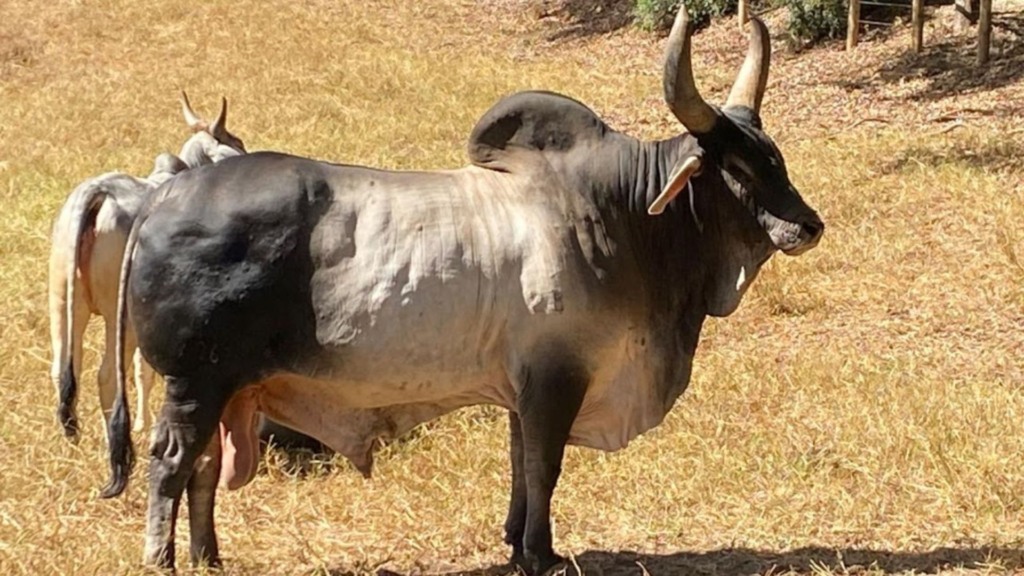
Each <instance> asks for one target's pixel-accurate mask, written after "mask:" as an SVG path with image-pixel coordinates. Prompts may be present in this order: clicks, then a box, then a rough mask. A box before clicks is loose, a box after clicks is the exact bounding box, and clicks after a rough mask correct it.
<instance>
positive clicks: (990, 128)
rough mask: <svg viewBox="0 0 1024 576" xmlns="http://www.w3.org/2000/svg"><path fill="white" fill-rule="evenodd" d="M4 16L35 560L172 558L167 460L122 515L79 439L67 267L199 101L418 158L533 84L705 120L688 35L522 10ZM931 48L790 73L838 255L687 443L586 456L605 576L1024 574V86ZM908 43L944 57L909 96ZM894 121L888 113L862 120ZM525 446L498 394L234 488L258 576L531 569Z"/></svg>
mask: <svg viewBox="0 0 1024 576" xmlns="http://www.w3.org/2000/svg"><path fill="white" fill-rule="evenodd" d="M2 14H3V17H2V18H0V103H2V105H0V213H2V214H3V215H4V217H5V224H4V226H3V227H2V228H0V254H2V257H3V262H4V265H3V267H0V295H2V298H3V299H4V300H5V303H6V305H5V307H4V310H3V312H2V314H3V317H2V321H0V327H2V330H3V338H2V342H0V357H2V358H3V360H4V362H3V364H2V365H0V391H2V394H0V455H2V457H3V466H2V467H0V573H3V574H33V575H34V574H129V573H138V572H139V568H138V565H139V560H140V558H141V544H142V529H143V525H144V518H143V510H144V505H145V490H144V488H145V482H144V468H145V467H144V466H140V467H139V470H138V471H137V472H136V475H135V477H134V479H133V484H132V485H131V487H130V489H129V491H128V493H127V494H126V496H125V497H123V498H121V499H118V500H115V501H99V500H97V499H96V493H97V489H98V488H99V487H100V486H101V484H102V483H103V481H104V480H105V460H104V456H103V443H102V434H101V431H100V428H99V417H98V409H97V405H96V398H95V393H94V392H93V391H92V390H93V389H92V388H91V387H89V386H87V387H86V390H85V392H84V398H83V406H82V412H83V414H84V415H86V416H87V417H90V418H91V419H90V420H88V422H87V423H86V425H87V426H86V430H85V438H84V439H83V441H82V442H81V443H80V444H79V445H78V446H72V445H69V444H68V443H67V442H65V441H64V440H63V439H62V437H61V436H60V434H59V430H58V426H57V424H56V422H55V420H54V417H53V406H54V404H55V400H54V394H53V391H52V390H51V387H50V384H49V382H48V378H47V371H48V357H49V350H48V347H49V344H48V333H47V324H46V318H45V290H44V287H45V269H46V267H45V254H46V252H47V250H48V245H47V235H48V233H49V226H50V221H51V218H52V217H53V215H54V214H55V213H56V210H57V208H58V206H59V205H60V203H61V202H62V201H63V198H64V197H65V195H66V194H67V192H68V191H70V189H71V188H72V187H73V185H74V184H75V183H77V182H78V181H80V180H82V179H84V178H85V177H88V176H92V175H95V174H98V173H100V172H102V171H105V170H112V169H124V170H129V171H131V172H134V173H145V172H147V171H148V169H149V163H150V161H151V159H152V157H153V156H155V155H156V153H158V152H159V151H161V150H176V149H177V147H178V145H179V144H180V143H181V141H183V139H184V137H185V131H184V126H183V124H182V122H181V120H180V118H179V115H178V111H177V107H176V102H175V96H176V91H177V90H178V89H179V88H181V87H184V88H187V89H188V90H189V91H190V93H191V94H192V95H193V102H194V103H195V104H197V106H198V107H200V108H201V109H205V110H209V111H210V113H212V112H213V110H214V107H215V105H216V98H217V96H219V95H220V94H225V95H227V96H228V98H229V99H230V102H231V106H232V108H231V113H230V120H229V123H230V125H231V126H233V129H234V130H235V131H236V132H237V133H238V134H239V135H240V136H242V137H243V138H244V139H245V141H246V143H247V144H248V145H249V147H250V149H253V150H257V149H281V150H287V151H291V152H296V153H300V154H308V155H312V156H316V157H321V158H329V159H332V160H337V161H346V162H359V163H365V164H373V165H379V166H386V167H401V168H408V167H420V168H427V167H450V166H455V165H459V164H462V163H463V162H464V151H463V145H464V141H465V137H466V135H467V134H468V131H469V129H470V127H471V126H472V125H473V122H474V121H475V120H476V118H477V117H478V116H479V115H480V114H481V113H482V112H483V111H484V110H485V109H486V108H487V107H488V106H490V104H491V103H492V102H493V101H494V100H495V99H497V98H498V97H500V96H501V95H502V94H505V93H507V92H509V91H512V90H517V89H526V88H546V89H551V90H558V91H563V92H566V93H568V94H571V95H573V96H575V97H577V98H580V99H582V100H584V101H586V102H587V103H589V104H590V105H592V106H593V107H594V108H595V109H596V110H597V111H599V112H600V113H601V114H603V115H604V116H605V117H606V118H608V119H609V121H610V122H611V123H612V124H613V126H615V127H618V128H621V129H624V130H627V131H629V132H631V133H634V134H637V135H640V136H645V137H658V136H665V135H668V134H670V133H672V132H673V131H674V130H675V127H674V125H673V123H672V122H670V121H669V115H668V113H667V112H666V111H665V110H664V109H663V106H662V105H661V104H660V102H659V98H658V94H659V92H658V90H659V87H660V78H659V77H658V71H659V70H660V62H659V58H660V50H661V42H660V41H657V42H655V41H652V38H650V37H648V36H644V35H642V34H639V33H637V32H634V31H628V30H619V31H616V32H612V33H610V34H607V35H596V36H589V37H581V38H576V37H573V38H570V39H567V40H560V41H557V42H547V41H546V40H545V38H546V37H548V36H550V33H551V29H552V28H553V27H555V28H557V26H558V25H559V24H558V23H557V22H550V20H551V19H550V18H548V19H545V20H541V21H538V20H536V19H535V16H536V15H535V14H534V13H532V12H530V11H529V10H525V9H523V4H522V3H520V2H513V1H509V0H505V1H503V2H498V3H495V4H488V5H483V4H476V3H473V2H467V1H463V2H454V1H452V2H441V1H440V0H437V1H423V2H416V3H411V2H399V1H397V0H394V1H387V2H373V3H364V2H356V1H349V0H331V1H327V0H303V1H299V2H293V1H285V0H271V1H266V2H257V1H253V0H235V1H233V2H224V1H211V2H205V3H178V2H169V1H164V0H153V1H150V2H147V3H145V5H144V4H143V3H136V2H128V1H126V0H100V1H97V2H77V1H68V0H62V1H59V2H38V1H35V0H32V1H28V0H26V1H22V2H19V3H10V2H8V3H4V4H3V7H2ZM998 34H1002V36H999V38H1000V41H1002V42H1010V41H1012V40H1013V37H1012V36H1009V35H1008V33H1004V32H1000V31H997V35H998ZM1017 40H1018V41H1019V39H1017ZM743 42H744V40H743V39H742V38H741V37H739V36H738V35H737V34H736V33H735V23H734V22H732V21H726V22H724V23H722V24H720V25H717V26H715V27H713V28H712V29H711V30H709V31H707V32H706V33H705V34H702V35H701V36H700V37H698V38H697V40H696V50H697V64H696V68H697V69H698V74H699V76H700V81H701V85H702V87H703V89H704V91H705V93H706V94H707V95H708V96H709V97H715V98H720V97H721V96H722V95H723V94H724V92H725V91H726V90H727V89H728V85H729V82H730V81H731V78H732V74H733V72H734V70H735V69H736V68H737V67H738V63H739V60H740V58H741V55H742V45H743ZM943 42H945V43H949V45H950V46H953V48H948V47H946V48H943V50H953V51H955V50H956V49H957V48H956V46H957V44H956V43H955V42H956V38H955V37H947V38H944V39H943ZM906 43H907V39H906V38H904V37H902V36H896V37H893V38H891V39H889V40H884V41H879V42H877V43H875V44H865V45H864V46H863V50H861V51H859V52H858V53H857V54H856V55H855V57H854V55H848V54H843V53H841V52H839V51H838V50H836V49H835V48H834V47H825V48H822V49H818V50H815V51H812V52H810V53H805V54H803V55H800V56H792V55H784V54H782V53H780V54H777V56H776V58H775V60H776V63H777V65H776V66H775V68H774V69H773V76H772V81H771V84H770V87H769V93H768V96H767V101H766V113H765V116H766V122H767V124H768V126H769V131H770V132H771V133H772V134H775V135H777V136H778V140H779V141H780V144H781V145H782V147H783V150H784V152H785V154H786V156H787V159H788V161H789V164H790V171H791V173H792V174H793V177H794V179H795V181H796V183H797V185H798V186H799V187H800V188H801V190H802V191H803V193H804V195H805V197H806V198H807V199H808V200H809V201H810V202H811V203H812V204H813V205H815V206H816V207H817V208H818V209H819V210H820V212H821V213H822V215H823V217H824V219H825V221H826V222H827V224H828V230H827V233H826V237H825V240H824V241H823V243H822V245H821V246H820V247H819V248H818V249H817V250H815V251H814V252H812V253H810V254H808V255H807V256H805V257H801V258H799V259H786V258H783V257H777V258H776V259H775V260H774V261H773V262H772V263H771V264H770V265H769V266H768V269H767V270H766V271H765V273H764V274H763V275H762V276H761V277H760V279H759V280H758V282H757V283H755V286H754V288H753V289H752V291H751V293H750V295H749V296H748V297H747V300H746V302H745V303H744V304H743V306H742V307H741V309H740V310H739V311H738V312H737V313H736V314H735V315H734V316H733V317H731V318H728V319H724V320H714V321H710V322H709V325H708V326H707V328H706V331H705V337H704V340H703V342H702V345H701V350H700V352H699V356H698V360H697V365H696V370H695V376H694V379H693V382H692V384H691V390H690V391H689V392H688V393H687V394H686V395H685V396H684V397H683V398H682V399H681V401H680V402H679V404H678V406H677V407H676V408H675V410H674V411H673V412H672V413H671V414H670V415H669V417H668V419H667V421H666V422H665V423H664V424H663V425H662V426H661V427H659V428H657V429H655V430H654V431H652V432H651V433H648V434H647V435H645V436H643V437H641V438H640V439H638V440H637V441H636V442H635V443H634V444H632V445H631V446H630V447H629V448H628V449H627V450H625V451H622V452H619V453H615V454H603V453H598V452H594V451H585V450H579V449H571V450H570V451H569V453H568V457H567V462H566V465H565V473H564V475H563V479H562V481H561V483H560V486H559V490H558V492H557V493H556V497H555V510H554V520H555V531H556V547H557V549H559V550H560V551H562V552H563V553H567V554H573V555H574V556H575V558H576V560H577V561H578V563H579V564H580V566H581V567H582V568H583V570H584V572H586V573H587V574H609V575H611V574H642V573H643V570H647V571H648V572H649V573H651V574H654V575H659V574H678V573H699V574H704V573H725V574H747V573H755V572H756V573H765V572H773V573H779V572H787V571H792V572H797V573H802V574H812V573H813V574H825V573H835V574H839V573H852V572H857V571H861V572H867V573H872V574H881V573H890V572H902V571H918V572H936V571H949V572H953V573H962V572H968V573H1003V572H1006V571H1015V572H1018V571H1022V570H1024V548H1022V542H1021V540H1022V538H1024V472H1022V471H1021V466H1020V455H1021V453H1022V451H1024V450H1022V448H1024V397H1022V389H1021V385H1022V383H1024V367H1022V358H1024V283H1022V281H1021V276H1022V273H1024V269H1022V262H1024V231H1022V228H1021V225H1020V223H1021V222H1022V221H1024V185H1022V182H1024V167H1022V166H1021V158H1022V157H1024V136H1022V133H1021V131H1020V128H1019V126H1020V122H1021V120H1022V112H1021V109H1020V102H1021V101H1022V99H1021V96H1022V95H1024V85H1022V80H1021V79H1020V77H1019V76H1017V77H1014V76H1013V70H1012V69H1011V67H1006V66H1004V67H1002V68H995V69H994V71H990V72H981V71H974V72H972V73H971V75H967V76H964V77H965V78H967V77H968V76H970V79H971V82H970V83H969V89H967V90H964V91H962V92H961V93H959V94H953V95H949V94H947V95H945V96H943V95H942V94H936V93H935V91H934V90H931V91H929V87H930V86H933V85H934V82H930V81H929V79H930V78H935V77H938V76H941V75H942V74H945V72H942V74H940V69H938V68H935V67H934V64H933V63H931V62H929V61H927V60H921V59H914V58H913V57H910V58H908V57H905V56H902V55H901V54H900V52H901V50H902V49H903V48H904V47H905V45H906ZM959 46H960V48H959V49H960V50H964V51H966V50H968V48H965V47H963V44H962V42H961V44H960V45H959ZM1014 46H1016V45H1009V48H1003V49H1002V50H1003V52H1002V53H1003V54H1006V55H1007V57H1008V58H1018V57H1019V54H1020V51H1015V50H1016V48H1015V47H1014ZM897 58H904V59H906V61H905V62H904V65H905V66H907V70H917V69H922V68H923V69H924V70H925V72H924V73H921V74H917V75H916V76H915V78H914V79H911V80H910V81H908V82H903V81H899V80H897V79H896V78H897V76H898V74H897V73H896V72H892V71H891V70H890V69H889V68H886V66H889V65H890V64H891V62H893V61H895V59H897ZM1013 62H1017V63H1019V60H1013ZM915 67H916V68H915ZM853 68H856V69H853ZM929 70H931V71H932V72H933V73H932V74H931V75H929V73H928V71H929ZM943 77H947V76H943ZM957 110H960V111H963V110H970V112H969V113H962V114H960V115H961V116H963V117H965V118H966V119H967V120H966V122H965V125H964V126H963V127H961V128H958V129H956V130H952V131H947V132H941V129H942V128H943V127H944V126H945V125H946V124H943V123H942V122H934V120H935V118H934V115H935V114H936V113H938V112H949V111H954V112H956V111H957ZM978 111H980V112H978ZM866 116H883V117H884V118H885V119H887V121H888V122H887V123H885V124H879V123H874V122H872V123H863V124H859V125H857V126H855V127H851V126H852V125H853V124H855V123H856V122H855V120H856V119H858V118H862V117H866ZM954 116H955V114H954ZM92 336H93V338H92V340H91V341H90V342H91V343H92V345H93V346H95V345H96V344H97V343H98V339H96V338H95V336H96V334H95V333H92ZM89 360H90V361H91V364H92V365H94V364H95V360H96V354H95V349H94V348H90V353H89ZM94 375H95V369H94V368H93V369H92V370H90V371H89V372H88V373H87V374H86V377H85V381H86V382H92V381H94V377H95V376H94ZM506 441H507V440H506V438H505V423H504V418H503V416H502V415H501V414H500V413H498V412H497V411H495V410H488V409H476V410H467V411H464V412H461V413H458V414H455V415H452V416H450V417H447V418H444V419H442V420H440V421H438V422H437V423H436V424H435V425H433V426H430V427H428V428H426V429H424V430H423V431H422V432H421V433H420V434H418V435H417V436H415V437H414V438H412V439H410V440H409V441H408V442H406V443H402V444H399V445H395V446H392V447H390V448H388V449H387V450H386V451H385V453H383V454H382V455H381V456H380V458H379V460H378V465H377V469H376V474H375V477H374V479H373V480H371V481H364V480H362V479H361V478H360V477H359V475H358V474H356V473H355V472H354V471H353V470H351V469H350V468H349V467H348V466H347V464H345V463H344V462H341V461H327V462H316V461H314V462H312V463H307V464H308V465H307V466H306V473H305V474H304V475H302V476H299V475H297V474H294V473H289V472H288V470H289V468H288V467H287V466H284V465H283V464H284V463H283V460H282V459H281V456H279V455H273V454H272V455H271V456H269V457H268V460H267V462H266V464H267V465H266V466H265V473H264V474H261V475H260V476H259V477H258V478H257V480H256V481H255V482H254V483H253V484H252V485H250V486H248V487H247V488H246V489H245V490H242V491H240V492H235V493H222V494H221V497H220V501H219V506H218V522H219V532H220V535H221V538H222V547H223V551H224V552H225V555H226V563H227V572H228V573H231V574H308V573H320V574H324V573H332V574H346V573H349V572H354V573H364V572H373V571H375V570H376V569H377V568H379V567H387V569H389V570H397V571H399V572H400V573H403V574H412V573H423V572H430V573H436V572H441V573H445V572H450V571H458V570H471V571H478V572H474V573H485V572H486V570H487V567H490V566H492V565H496V564H501V563H502V562H503V560H504V558H505V554H506V549H505V547H504V545H502V544H501V522H502V520H503V518H504V507H505V499H506V495H507V490H508V471H507V463H506V457H505V451H506ZM179 527H180V528H181V533H180V534H179V543H181V544H183V543H184V540H183V538H184V537H185V536H186V535H187V534H186V533H187V523H179ZM179 562H180V563H181V564H182V565H185V564H186V561H185V559H184V558H182V557H181V554H179ZM495 573H501V571H500V570H497V571H495Z"/></svg>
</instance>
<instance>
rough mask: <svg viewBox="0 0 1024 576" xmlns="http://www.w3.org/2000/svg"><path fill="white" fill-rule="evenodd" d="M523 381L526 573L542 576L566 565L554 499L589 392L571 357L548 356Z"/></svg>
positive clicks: (583, 374)
mask: <svg viewBox="0 0 1024 576" xmlns="http://www.w3.org/2000/svg"><path fill="white" fill-rule="evenodd" d="M518 381H519V391H518V398H517V400H516V405H517V411H518V413H519V423H520V430H521V432H522V449H521V458H522V464H523V476H524V480H525V485H526V522H525V526H524V529H523V548H522V551H523V553H522V559H523V560H525V564H526V565H525V566H523V567H524V568H525V569H527V571H529V572H532V573H533V574H542V573H544V572H546V571H547V570H548V569H550V568H552V567H554V566H556V565H557V564H560V563H561V562H563V559H562V558H561V557H560V556H558V555H557V554H555V552H554V549H553V548H552V546H551V544H552V539H551V496H552V494H553V493H554V491H555V485H556V484H557V483H558V476H559V474H560V473H561V471H562V455H563V454H564V452H565V444H566V442H567V441H568V439H569V431H570V430H571V429H572V423H573V421H574V420H575V419H576V414H577V413H578V412H579V409H580V405H581V404H582V403H583V396H584V394H585V393H586V386H587V374H586V372H585V371H584V370H583V369H582V368H580V367H579V366H577V365H575V364H574V363H573V362H572V360H571V358H570V357H567V356H564V355H560V354H556V353H554V351H548V352H547V353H546V354H543V355H542V357H541V358H540V359H539V360H538V361H535V362H533V363H532V364H530V365H528V366H524V367H523V368H522V369H521V373H520V375H519V379H518ZM513 436H514V434H513ZM513 456H515V449H513ZM513 474H514V472H513ZM513 486H514V485H513ZM513 490H514V488H513ZM514 504H515V502H513V505H514ZM513 546H514V545H513ZM513 550H515V548H513Z"/></svg>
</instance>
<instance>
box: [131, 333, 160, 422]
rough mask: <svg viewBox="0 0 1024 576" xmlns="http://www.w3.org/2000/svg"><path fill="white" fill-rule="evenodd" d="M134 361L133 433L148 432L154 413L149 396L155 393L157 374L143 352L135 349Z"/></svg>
mask: <svg viewBox="0 0 1024 576" xmlns="http://www.w3.org/2000/svg"><path fill="white" fill-rule="evenodd" d="M132 360H133V361H134V363H135V402H136V408H135V426H134V428H133V429H132V431H133V432H142V431H144V430H148V429H149V426H150V424H151V423H152V421H153V418H152V411H151V410H150V406H149V395H150V392H152V391H153V383H154V382H156V372H154V371H153V367H152V366H150V365H149V363H148V362H146V359H145V358H143V357H142V351H141V350H139V349H138V348H136V349H135V354H134V355H133V358H132Z"/></svg>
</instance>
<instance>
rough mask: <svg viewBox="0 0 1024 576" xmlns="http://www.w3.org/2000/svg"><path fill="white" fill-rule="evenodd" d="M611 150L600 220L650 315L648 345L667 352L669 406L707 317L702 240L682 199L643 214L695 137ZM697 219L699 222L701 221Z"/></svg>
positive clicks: (632, 142) (626, 141) (631, 142)
mask: <svg viewBox="0 0 1024 576" xmlns="http://www.w3.org/2000/svg"><path fill="white" fill-rule="evenodd" d="M621 138H622V140H620V142H619V144H618V145H617V146H611V147H609V148H610V149H611V150H614V152H613V154H615V155H616V156H617V158H616V159H615V160H616V161H615V162H612V163H610V164H612V165H613V166H615V168H614V169H615V170H616V171H617V173H616V176H615V177H614V178H611V179H609V180H608V181H607V182H612V183H613V184H611V185H610V188H609V189H608V190H605V191H604V194H600V193H599V196H600V197H603V198H602V200H603V201H600V202H599V205H600V207H599V210H600V211H601V212H602V220H603V221H604V223H605V225H606V226H610V227H611V228H612V229H613V230H614V232H613V235H614V236H615V237H616V244H617V246H618V248H619V249H620V250H621V252H620V254H619V257H622V258H624V259H625V260H627V261H628V262H629V263H630V264H629V265H628V266H626V267H625V268H626V269H629V270H631V272H630V273H629V274H627V276H628V278H629V282H630V283H631V287H630V294H631V295H632V296H633V297H637V296H639V293H638V292H642V293H643V295H644V299H645V300H646V302H647V303H648V307H649V310H650V312H651V314H652V317H651V325H650V326H651V329H652V330H653V331H654V333H653V334H652V337H653V338H654V339H656V340H658V341H659V342H660V343H661V344H662V345H664V346H666V347H667V348H666V349H667V350H668V352H666V353H668V354H670V355H672V356H673V358H674V359H675V360H674V361H673V362H669V363H667V364H666V366H665V367H664V369H665V370H666V372H665V374H663V377H664V378H665V381H666V382H670V383H673V385H671V386H667V387H666V388H665V389H664V392H665V398H664V399H663V400H664V402H665V403H666V406H670V405H671V402H672V401H674V399H675V397H676V396H678V394H679V393H681V392H682V390H683V388H685V386H686V383H687V382H688V380H689V371H690V361H691V359H692V357H693V354H694V352H695V350H696V346H697V340H698V338H699V335H700V329H701V326H702V324H703V320H704V317H705V304H704V298H703V290H704V282H705V278H706V266H705V265H704V262H703V260H702V259H703V253H704V247H703V246H702V245H701V243H702V241H703V240H704V238H705V236H704V235H703V234H702V233H701V232H699V231H698V229H697V224H696V219H695V217H694V213H693V212H692V211H691V209H690V202H689V199H688V197H687V194H686V192H685V191H684V192H683V193H682V194H681V195H680V196H679V197H678V198H677V199H676V200H675V201H674V202H672V204H671V205H670V206H668V207H667V208H666V209H665V211H664V212H663V213H661V214H658V215H650V214H648V213H647V207H648V206H650V204H651V202H653V201H654V199H655V198H657V197H658V195H659V194H661V191H662V190H663V189H664V188H665V186H666V185H667V184H668V182H669V178H670V177H671V176H672V171H673V169H674V168H675V167H676V165H677V164H678V162H679V161H681V160H682V157H683V155H684V154H685V153H686V152H687V151H692V150H696V144H695V142H694V141H693V140H692V138H693V137H692V136H690V135H688V134H682V135H680V136H677V137H675V138H670V139H667V140H658V141H649V142H643V141H639V140H636V139H633V138H628V137H625V136H622V137H621ZM699 217H700V216H699V215H698V218H699Z"/></svg>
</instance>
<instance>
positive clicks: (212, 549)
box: [187, 434, 221, 567]
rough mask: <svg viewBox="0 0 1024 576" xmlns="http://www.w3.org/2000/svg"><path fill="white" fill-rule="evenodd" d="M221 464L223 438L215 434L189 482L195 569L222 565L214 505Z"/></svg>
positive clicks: (190, 525) (189, 507) (192, 555)
mask: <svg viewBox="0 0 1024 576" xmlns="http://www.w3.org/2000/svg"><path fill="white" fill-rule="evenodd" d="M220 465H221V445H220V437H219V436H218V435H216V434H214V435H213V437H212V438H211V439H210V442H209V443H208V444H207V446H206V451H205V452H204V453H203V455H202V456H200V457H199V459H198V460H197V461H196V464H195V468H194V471H193V472H192V477H191V478H189V480H188V488H187V491H188V526H189V533H190V537H191V542H190V546H189V548H190V551H191V554H190V556H191V558H192V565H193V566H214V567H216V566H220V553H219V551H218V548H217V534H216V532H215V530H214V527H213V504H214V497H215V496H216V494H217V481H218V480H219V479H220Z"/></svg>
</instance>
